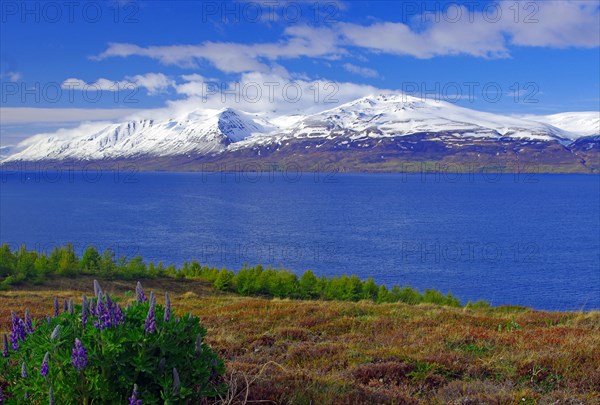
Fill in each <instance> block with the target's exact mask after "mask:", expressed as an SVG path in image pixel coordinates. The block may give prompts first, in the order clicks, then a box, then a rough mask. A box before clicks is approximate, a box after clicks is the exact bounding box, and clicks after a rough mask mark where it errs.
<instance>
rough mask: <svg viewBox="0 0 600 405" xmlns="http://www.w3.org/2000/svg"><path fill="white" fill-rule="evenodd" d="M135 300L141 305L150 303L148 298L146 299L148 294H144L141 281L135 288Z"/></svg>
mask: <svg viewBox="0 0 600 405" xmlns="http://www.w3.org/2000/svg"><path fill="white" fill-rule="evenodd" d="M135 299H136V301H137V302H139V303H142V302H146V301H148V298H146V294H144V289H143V288H142V283H140V282H139V281H138V282H137V284H136V286H135Z"/></svg>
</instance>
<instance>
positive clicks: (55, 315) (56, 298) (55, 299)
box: [54, 297, 58, 318]
mask: <svg viewBox="0 0 600 405" xmlns="http://www.w3.org/2000/svg"><path fill="white" fill-rule="evenodd" d="M57 316H58V297H54V317H55V318H56V317H57Z"/></svg>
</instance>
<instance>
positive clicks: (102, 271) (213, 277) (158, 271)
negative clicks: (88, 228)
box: [0, 244, 488, 307]
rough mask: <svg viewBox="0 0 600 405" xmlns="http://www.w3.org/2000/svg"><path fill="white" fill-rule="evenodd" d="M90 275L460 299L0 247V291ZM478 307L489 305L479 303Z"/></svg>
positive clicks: (298, 293) (259, 270)
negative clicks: (48, 280)
mask: <svg viewBox="0 0 600 405" xmlns="http://www.w3.org/2000/svg"><path fill="white" fill-rule="evenodd" d="M79 274H92V275H94V276H97V277H104V278H123V279H139V278H155V277H174V278H179V279H181V278H199V279H203V280H207V281H209V282H211V283H213V284H214V286H215V288H217V289H219V290H222V291H233V292H236V293H238V294H241V295H263V296H270V297H278V298H295V299H324V300H342V301H359V300H371V301H374V302H379V303H390V302H404V303H407V304H419V303H433V304H439V305H448V306H454V307H458V306H460V305H461V303H460V300H459V299H458V298H456V297H455V296H453V295H452V294H451V293H448V294H442V293H441V292H440V291H437V290H434V289H426V290H425V291H424V292H419V291H417V290H415V289H413V288H411V287H400V286H398V285H394V286H393V287H391V288H387V287H386V286H385V285H378V284H376V283H375V281H374V280H373V279H372V278H369V279H367V280H361V279H360V278H359V277H358V276H355V275H352V276H347V275H343V276H335V277H325V276H321V277H317V276H316V275H315V274H314V273H313V272H312V271H306V272H304V274H302V276H300V277H298V276H297V275H296V274H294V273H292V272H290V271H288V270H284V269H272V268H267V269H265V268H263V267H262V266H260V265H258V266H255V267H243V268H242V269H241V270H239V271H238V272H237V273H235V272H233V271H231V270H227V269H220V270H219V269H217V268H214V267H208V266H202V265H200V263H198V262H197V261H192V262H186V263H184V265H183V267H181V268H176V267H175V266H174V265H170V266H164V265H163V264H162V262H161V263H158V264H157V265H155V264H154V263H152V262H149V263H148V264H146V263H145V262H144V261H143V259H142V258H141V257H140V256H136V257H134V258H131V259H127V258H126V257H120V258H118V259H116V258H115V254H114V252H112V251H111V250H105V251H104V252H103V253H102V254H100V253H99V252H98V251H97V250H96V249H95V248H94V247H92V246H90V247H88V248H87V249H86V250H85V251H84V253H83V255H82V256H81V257H78V256H77V254H76V253H75V250H74V248H73V246H72V245H71V244H67V245H66V246H62V247H56V248H55V249H54V250H52V252H50V254H49V255H45V254H42V253H38V252H35V251H28V250H27V249H26V248H25V247H24V246H22V247H21V248H19V249H18V250H16V251H14V252H13V251H12V250H11V249H10V247H9V246H8V245H6V244H4V245H3V246H2V247H1V248H0V280H2V281H1V282H0V289H6V288H8V287H9V286H10V285H12V284H16V283H19V282H23V281H28V282H33V283H43V282H44V281H45V280H46V278H47V277H48V276H54V275H57V276H67V277H74V276H77V275H79ZM476 304H477V306H480V307H481V306H488V304H487V303H486V302H485V301H478V302H477V303H476Z"/></svg>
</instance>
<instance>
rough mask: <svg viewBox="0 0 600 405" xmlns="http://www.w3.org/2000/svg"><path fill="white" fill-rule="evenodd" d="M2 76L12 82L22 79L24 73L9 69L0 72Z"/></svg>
mask: <svg viewBox="0 0 600 405" xmlns="http://www.w3.org/2000/svg"><path fill="white" fill-rule="evenodd" d="M0 78H1V79H4V78H6V79H8V81H11V82H18V81H19V80H21V79H22V78H23V75H22V74H21V72H16V71H9V72H4V73H1V74H0Z"/></svg>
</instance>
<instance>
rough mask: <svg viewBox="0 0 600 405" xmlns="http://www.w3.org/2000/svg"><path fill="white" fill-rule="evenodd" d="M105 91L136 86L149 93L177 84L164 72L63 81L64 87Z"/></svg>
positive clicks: (165, 89)
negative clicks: (112, 78) (92, 80)
mask: <svg viewBox="0 0 600 405" xmlns="http://www.w3.org/2000/svg"><path fill="white" fill-rule="evenodd" d="M86 86H87V87H90V88H94V89H96V90H104V91H122V90H132V89H135V88H145V89H146V90H147V91H148V94H149V95H155V94H158V93H164V92H166V91H167V90H168V89H169V88H170V87H174V86H175V81H174V80H172V79H169V78H168V77H167V76H165V75H164V74H162V73H147V74H144V75H135V76H126V77H125V79H124V80H116V81H115V80H108V79H104V78H100V79H98V80H96V81H95V82H90V83H87V82H85V81H84V80H81V79H77V78H70V79H67V80H65V81H64V82H63V83H62V87H63V88H67V89H82V88H84V87H86Z"/></svg>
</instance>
